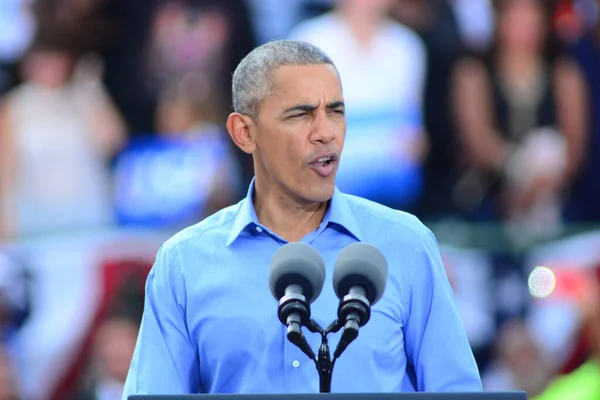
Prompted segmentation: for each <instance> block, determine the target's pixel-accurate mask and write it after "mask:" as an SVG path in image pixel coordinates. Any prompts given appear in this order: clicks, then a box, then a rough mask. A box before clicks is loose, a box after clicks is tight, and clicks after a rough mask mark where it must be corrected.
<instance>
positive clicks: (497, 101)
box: [452, 0, 587, 240]
mask: <svg viewBox="0 0 600 400" xmlns="http://www.w3.org/2000/svg"><path fill="white" fill-rule="evenodd" d="M494 4H495V7H496V14H497V19H496V36H495V41H494V43H493V45H492V47H491V49H490V51H489V52H488V54H487V55H486V56H485V57H484V58H483V59H482V60H476V59H473V58H466V59H465V60H463V61H461V62H460V64H459V65H458V66H457V68H456V71H455V72H456V74H455V89H454V96H453V102H452V104H453V107H454V112H455V113H456V118H457V123H458V128H459V133H460V134H461V136H462V142H463V143H464V148H465V151H466V156H467V157H465V159H466V160H468V162H467V163H466V165H465V168H466V170H467V172H466V173H465V174H464V176H463V177H462V178H461V180H460V182H459V185H458V186H457V189H456V196H457V197H458V198H459V199H460V202H461V203H462V204H463V207H464V209H465V210H466V214H467V215H468V217H470V218H472V219H473V220H476V221H495V222H499V221H504V222H507V226H509V227H513V228H516V229H514V230H513V231H512V235H511V238H513V239H524V240H531V239H535V238H539V237H543V236H544V235H553V234H555V233H556V232H557V231H558V230H559V229H560V219H561V218H560V209H561V206H562V204H561V203H562V191H563V188H564V187H565V185H566V184H568V182H570V181H571V179H572V178H573V174H574V173H575V171H576V170H577V169H578V168H579V165H580V164H581V159H582V150H583V146H584V142H583V135H584V133H585V124H586V118H587V116H586V109H587V104H586V98H585V88H584V82H583V79H582V76H581V73H580V71H579V69H578V68H577V67H576V65H575V64H574V63H573V62H572V60H570V59H568V58H567V57H565V56H564V55H559V54H558V51H557V49H556V46H555V42H554V40H553V37H552V35H551V32H550V27H549V21H550V11H551V7H550V4H549V3H548V2H546V1H543V0H497V1H495V3H494Z"/></svg>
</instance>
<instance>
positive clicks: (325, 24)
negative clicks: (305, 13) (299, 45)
mask: <svg viewBox="0 0 600 400" xmlns="http://www.w3.org/2000/svg"><path fill="white" fill-rule="evenodd" d="M337 20H338V19H337V18H336V16H335V15H334V13H332V12H329V13H325V14H323V15H320V16H318V17H314V18H310V19H307V20H306V21H302V22H300V23H298V24H297V25H296V26H295V27H294V28H293V29H292V30H291V32H290V35H289V39H294V40H306V41H311V40H312V39H313V38H316V37H318V36H320V35H322V34H323V33H324V32H327V31H329V30H330V29H332V28H335V26H336V25H337ZM327 36H329V35H327Z"/></svg>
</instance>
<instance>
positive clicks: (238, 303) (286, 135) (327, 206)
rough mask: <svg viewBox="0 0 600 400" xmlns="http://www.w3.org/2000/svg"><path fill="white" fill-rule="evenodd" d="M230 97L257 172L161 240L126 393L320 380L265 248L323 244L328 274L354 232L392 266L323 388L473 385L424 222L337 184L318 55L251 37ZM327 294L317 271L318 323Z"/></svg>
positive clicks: (325, 76) (326, 312)
mask: <svg viewBox="0 0 600 400" xmlns="http://www.w3.org/2000/svg"><path fill="white" fill-rule="evenodd" d="M233 107H234V112H233V113H232V114H231V115H230V116H229V118H228V120H227V129H228V131H229V133H230V135H231V138H232V140H233V141H234V142H235V144H236V145H237V146H239V147H240V149H242V150H243V151H244V152H246V153H248V154H252V156H253V159H254V170H255V177H254V179H253V181H252V183H251V185H250V187H249V189H248V195H247V197H246V198H245V199H243V200H242V201H241V202H240V203H238V204H236V205H234V206H231V207H228V208H225V209H223V210H221V211H219V212H217V213H216V214H214V215H212V216H210V217H208V218H206V219H205V220H203V221H201V222H200V223H198V224H196V225H194V226H191V227H189V228H187V229H184V230H183V231H181V232H179V233H178V234H176V235H175V236H174V237H172V238H171V239H169V240H168V241H167V242H166V243H164V244H163V246H162V247H161V249H160V250H159V252H158V255H157V257H156V262H155V264H154V266H153V268H152V271H151V272H150V275H149V276H148V280H147V284H146V299H145V307H144V315H143V319H142V324H141V328H140V332H139V336H138V340H137V345H136V349H135V354H134V357H133V360H132V363H131V369H130V371H129V375H128V377H127V382H126V384H125V390H124V395H123V396H124V397H123V398H124V399H126V398H127V396H129V395H131V394H167V393H168V394H183V393H316V392H318V391H319V376H318V373H317V371H316V370H315V365H314V364H313V363H312V362H311V361H310V360H309V359H308V358H307V357H306V355H304V354H303V353H302V352H301V351H300V350H299V349H298V348H297V347H296V346H294V345H293V344H292V343H290V342H289V341H288V340H287V338H286V327H285V326H283V325H282V324H281V323H280V322H279V320H278V315H277V301H276V300H274V298H273V296H272V295H271V293H270V291H269V282H268V281H269V266H270V262H271V258H272V257H273V254H274V253H275V252H276V251H277V250H278V249H279V248H280V247H281V246H283V245H284V244H286V243H289V242H298V241H300V242H304V243H306V244H309V245H310V246H312V247H314V248H315V249H316V250H317V251H318V252H319V253H320V254H321V255H322V257H323V259H324V261H325V266H326V276H327V279H328V280H327V281H328V282H331V276H332V274H333V267H334V263H335V260H336V257H337V256H338V254H339V252H340V251H341V250H342V249H344V248H345V247H346V246H348V245H349V244H352V243H355V242H365V243H368V244H371V245H373V246H375V247H377V248H378V249H379V250H380V251H381V252H382V254H383V255H384V256H385V258H386V259H387V263H388V265H389V275H388V280H387V286H386V289H385V293H384V295H383V297H382V298H381V299H380V300H379V301H378V302H377V304H376V305H374V306H373V308H372V310H371V318H370V321H369V323H368V324H366V325H365V326H364V327H362V328H361V329H360V335H359V336H358V338H357V339H356V340H355V341H354V342H353V343H352V344H351V345H350V346H349V347H348V349H347V350H346V351H345V352H344V354H343V355H342V356H341V357H340V359H339V360H338V361H337V362H336V364H335V369H334V371H333V377H332V383H331V391H332V392H371V393H373V392H414V391H462V392H468V391H480V390H481V383H480V378H479V374H478V370H477V366H476V364H475V361H474V357H473V354H472V352H471V349H470V346H469V343H468V341H467V337H466V335H465V332H464V328H463V326H462V323H461V321H460V319H459V315H458V313H457V310H456V307H455V305H454V299H453V295H452V291H451V288H450V285H449V283H448V279H447V277H446V274H445V271H444V268H443V265H442V261H441V259H440V255H439V250H438V247H437V243H436V239H435V237H434V236H433V234H432V233H431V232H430V231H429V229H427V228H426V227H425V226H424V225H423V224H421V223H420V222H419V220H418V219H417V218H415V217H413V216H411V215H409V214H407V213H403V212H400V211H397V210H392V209H389V208H386V207H384V206H381V205H379V204H376V203H373V202H370V201H367V200H365V199H361V198H358V197H354V196H350V195H347V194H344V193H341V192H340V191H339V190H337V189H336V187H335V174H336V171H337V168H338V161H339V159H340V154H341V152H342V148H343V145H344V135H345V132H346V119H345V116H344V98H343V94H342V87H341V83H340V79H339V76H338V73H337V70H336V68H335V66H334V65H333V63H332V61H331V60H330V59H329V57H328V56H327V55H326V54H324V53H323V52H322V51H321V50H319V49H318V48H316V47H314V46H312V45H310V44H307V43H303V42H297V41H275V42H270V43H267V44H265V45H262V46H260V47H258V48H256V49H254V50H253V51H252V52H251V53H250V54H248V55H247V56H246V57H245V58H244V59H243V60H242V62H241V63H240V64H239V66H238V67H237V69H236V70H235V73H234V75H233ZM379 145H381V146H386V143H380V144H379ZM364 167H365V168H369V166H368V165H365V166H364ZM338 304H339V300H338V298H337V297H336V294H335V292H334V289H333V287H332V285H330V284H326V285H325V286H324V288H323V290H322V293H321V295H320V297H319V298H318V299H317V300H316V301H315V302H314V303H313V304H312V305H311V313H312V314H311V316H312V318H313V319H315V320H316V321H317V322H318V323H319V324H321V325H322V326H326V325H328V324H329V323H330V322H331V321H333V320H334V319H335V318H336V312H337V306H338ZM336 335H338V336H337V337H338V338H339V334H336ZM335 337H336V336H333V338H335ZM307 339H308V340H309V342H310V344H311V346H312V347H313V348H316V347H318V345H319V344H320V342H317V340H320V337H319V336H318V335H307ZM332 340H335V339H332Z"/></svg>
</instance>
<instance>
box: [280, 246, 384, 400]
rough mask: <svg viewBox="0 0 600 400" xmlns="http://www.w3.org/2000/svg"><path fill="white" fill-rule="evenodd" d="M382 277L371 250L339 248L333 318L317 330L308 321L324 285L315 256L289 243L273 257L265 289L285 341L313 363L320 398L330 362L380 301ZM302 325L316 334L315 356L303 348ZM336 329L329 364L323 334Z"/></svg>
mask: <svg viewBox="0 0 600 400" xmlns="http://www.w3.org/2000/svg"><path fill="white" fill-rule="evenodd" d="M387 274H388V266H387V261H386V260H385V257H384V256H383V254H382V253H381V252H380V251H379V250H378V249H377V248H375V247H373V246H371V245H368V244H365V243H353V244H351V245H349V246H347V247H345V248H344V249H343V250H342V251H341V252H340V254H339V255H338V258H337V260H336V264H335V269H334V273H333V287H334V290H335V293H336V295H337V297H338V298H339V299H340V304H339V307H338V312H337V314H338V318H337V319H336V320H335V321H334V322H332V323H331V324H330V325H329V326H328V327H327V329H323V328H322V327H321V326H320V325H319V324H318V323H317V322H316V321H315V320H313V319H311V318H310V304H311V303H313V302H314V301H315V300H316V299H317V297H318V296H319V295H320V294H321V291H322V289H323V283H324V280H325V263H324V262H323V259H322V258H321V255H320V254H319V253H318V252H317V251H316V250H315V249H314V248H312V247H311V246H309V245H307V244H304V243H301V242H294V243H288V244H286V245H284V246H282V247H281V248H280V249H279V250H278V251H277V252H276V253H275V255H274V256H273V259H272V261H271V270H270V273H269V286H270V289H271V293H272V294H273V297H275V299H276V300H278V302H279V307H278V317H279V320H280V321H281V323H282V324H283V325H285V326H286V327H287V338H288V340H289V341H290V342H291V343H293V344H294V345H296V346H297V347H298V348H300V350H302V352H303V353H304V354H306V355H307V356H308V357H309V358H310V359H311V360H313V361H314V363H315V366H316V368H317V371H318V373H319V382H320V384H319V391H320V392H321V393H329V392H330V391H331V376H332V373H333V367H334V365H335V362H336V360H337V359H338V358H339V357H340V356H341V355H342V353H343V352H344V350H346V348H347V347H348V345H349V344H350V343H352V342H353V341H354V340H355V339H356V338H357V337H358V332H359V328H360V327H361V326H364V325H365V324H366V323H367V322H368V321H369V319H370V317H371V306H372V305H374V304H375V303H376V302H377V301H379V299H381V297H382V296H383V292H384V290H385V286H386V281H387ZM303 326H305V327H306V328H307V329H308V330H309V331H310V332H313V333H319V334H320V335H321V346H320V347H319V351H318V356H317V355H315V352H314V351H313V350H312V349H311V347H310V345H309V344H308V342H307V340H306V337H305V336H304V334H303V332H302V327H303ZM342 328H343V331H342V336H341V338H340V341H339V342H338V345H337V347H336V349H335V351H334V354H333V359H332V358H331V353H330V351H329V344H328V339H327V335H328V334H329V333H332V332H333V333H335V332H338V331H339V330H340V329H342Z"/></svg>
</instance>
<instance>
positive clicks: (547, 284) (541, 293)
mask: <svg viewBox="0 0 600 400" xmlns="http://www.w3.org/2000/svg"><path fill="white" fill-rule="evenodd" d="M528 286H529V293H531V295H532V296H533V297H537V298H544V297H548V296H549V295H550V294H552V292H553V291H554V288H555V287H556V276H555V275H554V272H552V270H551V269H550V268H548V267H543V266H537V267H535V268H534V269H533V271H531V274H529V280H528Z"/></svg>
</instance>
